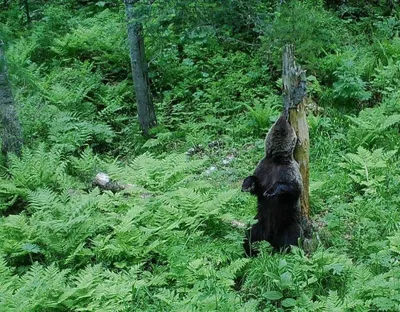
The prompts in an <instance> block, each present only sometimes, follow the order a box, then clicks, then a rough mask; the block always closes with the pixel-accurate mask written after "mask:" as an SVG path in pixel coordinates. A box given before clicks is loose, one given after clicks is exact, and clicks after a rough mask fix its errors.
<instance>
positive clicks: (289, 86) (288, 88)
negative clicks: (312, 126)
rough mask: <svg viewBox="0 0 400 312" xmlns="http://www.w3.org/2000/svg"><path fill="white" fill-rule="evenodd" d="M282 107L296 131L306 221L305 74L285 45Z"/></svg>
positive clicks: (307, 189)
mask: <svg viewBox="0 0 400 312" xmlns="http://www.w3.org/2000/svg"><path fill="white" fill-rule="evenodd" d="M282 81H283V105H284V110H285V115H286V117H287V118H288V119H289V122H290V124H291V125H292V127H293V128H294V130H295V131H296V135H297V145H296V148H295V150H294V158H295V159H296V161H297V162H298V163H299V165H300V173H301V177H302V179H303V192H302V195H301V198H300V201H301V213H302V215H303V216H304V217H305V218H306V220H307V221H308V220H309V218H310V199H309V198H310V173H309V171H310V170H309V154H310V139H309V133H308V124H307V119H306V113H305V108H304V107H305V103H306V95H307V93H306V73H305V71H304V70H302V69H301V68H300V66H298V65H296V63H295V61H294V47H293V46H292V45H286V46H285V48H284V51H283V74H282Z"/></svg>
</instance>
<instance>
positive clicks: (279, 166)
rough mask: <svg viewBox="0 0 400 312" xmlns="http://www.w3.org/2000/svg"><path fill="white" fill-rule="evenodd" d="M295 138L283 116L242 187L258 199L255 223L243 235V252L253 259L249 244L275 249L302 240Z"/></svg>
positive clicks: (300, 182)
mask: <svg viewBox="0 0 400 312" xmlns="http://www.w3.org/2000/svg"><path fill="white" fill-rule="evenodd" d="M296 142H297V137H296V134H295V131H294V129H293V128H292V126H291V125H290V124H289V122H288V121H287V120H286V118H285V116H284V115H282V116H281V117H280V118H279V119H278V120H277V121H276V123H275V124H274V125H273V126H272V128H271V129H270V131H269V132H268V134H267V137H266V139H265V157H264V158H263V159H262V160H261V161H260V162H259V164H258V165H257V168H256V169H255V171H254V173H253V175H251V176H249V177H247V178H246V179H245V180H244V181H243V184H242V191H244V192H250V193H251V194H253V195H255V196H257V210H258V212H257V216H256V218H257V219H258V221H257V223H255V224H254V225H253V226H252V228H251V229H250V230H249V231H248V232H247V233H246V238H245V240H244V249H245V252H246V254H247V255H248V256H251V255H254V254H255V253H254V250H253V249H252V248H251V243H253V242H257V241H261V240H266V241H268V242H269V243H270V244H271V245H272V246H273V247H274V248H275V249H277V250H280V249H284V248H286V247H289V246H290V245H298V239H299V238H300V236H301V232H302V230H301V225H300V220H301V214H300V195H301V192H302V180H301V175H300V170H299V165H298V163H297V162H296V161H295V160H294V158H293V151H294V148H295V146H296Z"/></svg>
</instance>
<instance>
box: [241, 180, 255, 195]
mask: <svg viewBox="0 0 400 312" xmlns="http://www.w3.org/2000/svg"><path fill="white" fill-rule="evenodd" d="M256 183H257V178H256V177H255V176H248V177H247V178H246V179H244V181H243V184H242V192H250V193H253V192H254V191H255V189H256Z"/></svg>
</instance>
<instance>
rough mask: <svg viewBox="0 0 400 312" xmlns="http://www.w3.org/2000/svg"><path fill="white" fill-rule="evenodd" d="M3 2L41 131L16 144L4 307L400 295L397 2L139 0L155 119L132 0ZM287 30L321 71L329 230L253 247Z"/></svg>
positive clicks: (3, 214)
mask: <svg viewBox="0 0 400 312" xmlns="http://www.w3.org/2000/svg"><path fill="white" fill-rule="evenodd" d="M125 2H127V1H125ZM134 2H135V1H134ZM0 8H1V13H0V39H1V40H2V41H3V42H4V47H5V49H4V52H5V62H6V63H5V64H6V65H7V73H8V79H9V82H10V86H11V88H12V94H13V99H14V103H15V108H16V111H17V114H18V115H17V116H18V119H19V121H18V122H16V123H15V124H20V126H21V130H20V134H21V135H22V140H21V141H18V142H19V144H20V142H23V146H22V150H21V153H20V155H18V154H19V152H18V150H17V151H15V152H16V154H14V153H11V152H8V153H6V152H5V151H4V148H3V154H2V156H0V163H1V167H0V180H1V181H0V281H1V282H0V311H40V312H46V311H96V312H99V311H113V312H116V311H329V312H331V311H399V310H400V160H399V148H400V140H399V138H400V136H399V131H400V91H399V85H400V37H399V30H400V7H399V4H398V1H386V0H376V1H355V0H354V1H353V0H349V1H322V0H304V1H294V0H292V1H289V0H288V1H279V0H276V1H275V0H274V1H267V0H265V1H261V0H220V1H215V0H197V1H196V0H170V1H167V0H153V1H139V2H137V3H135V9H136V13H137V16H139V18H138V19H137V20H136V22H138V23H140V24H141V25H142V26H143V32H142V34H143V38H144V47H145V51H146V56H147V66H148V71H149V72H148V76H149V77H148V78H149V87H150V92H151V98H152V101H153V103H154V107H155V114H156V117H157V125H156V126H154V127H152V128H151V129H150V132H149V134H148V135H143V133H142V131H141V128H140V126H139V121H138V111H137V106H136V97H135V92H134V85H133V81H132V71H131V63H130V56H129V55H130V54H129V46H128V41H127V40H128V36H127V20H126V12H125V6H124V2H122V1H91V0H86V1H85V0H63V1H61V0H57V1H56V0H48V1H44V0H43V1H42V0H26V1H16V0H4V1H2V3H0ZM287 43H291V44H294V46H295V49H296V51H295V55H296V62H297V63H298V64H299V65H301V67H302V68H303V69H305V70H306V75H307V90H308V102H307V113H308V117H307V120H308V125H309V129H310V201H311V202H310V206H311V211H310V217H311V220H312V222H313V224H314V228H315V231H316V232H317V233H318V235H319V239H320V243H319V246H318V248H317V249H316V250H315V251H314V252H313V253H311V254H305V252H304V251H303V250H302V249H299V248H293V250H292V251H291V252H290V253H287V254H281V253H272V252H271V247H270V246H268V244H267V243H264V244H261V246H260V249H261V254H260V255H259V256H258V257H255V258H245V257H244V253H243V248H242V241H243V237H244V229H243V228H240V227H237V226H235V225H236V224H237V221H240V222H243V223H245V224H250V223H251V222H253V218H254V215H255V211H256V199H255V198H254V197H252V196H249V195H248V194H245V193H242V192H240V186H241V183H242V181H243V178H244V177H246V176H248V175H249V174H251V172H252V171H253V170H254V167H255V166H256V164H257V162H258V161H259V160H260V159H261V158H262V157H263V155H264V138H265V134H266V132H267V131H268V129H269V127H270V126H271V125H272V123H273V122H274V121H275V120H276V119H277V118H278V116H279V114H280V112H281V111H282V96H281V95H282V93H281V85H282V81H281V75H282V65H281V64H282V48H283V46H284V45H285V44H287ZM0 65H2V66H1V68H3V65H4V64H3V63H1V64H0ZM2 86H3V84H2V85H1V86H0V87H2ZM1 94H5V93H1ZM3 100H4V97H3ZM3 100H2V99H0V106H1V107H0V113H1V118H2V121H3V127H6V126H5V125H4V122H5V119H6V118H5V117H4V116H6V115H5V114H6V109H4V107H5V104H4V103H5V102H4V101H3ZM6 104H7V103H6ZM7 105H10V104H9V103H8V104H7ZM14 118H15V116H14ZM17 133H18V131H17ZM2 140H3V142H4V140H5V135H4V132H3V135H2ZM3 147H4V144H3ZM100 172H103V173H106V174H108V175H109V176H110V177H111V179H112V181H113V182H112V183H117V184H118V185H119V191H118V192H111V191H106V190H102V189H101V188H99V187H96V185H95V184H94V183H93V179H94V177H95V176H96V175H97V174H98V173H100Z"/></svg>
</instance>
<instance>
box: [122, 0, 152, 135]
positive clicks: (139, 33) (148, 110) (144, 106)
mask: <svg viewBox="0 0 400 312" xmlns="http://www.w3.org/2000/svg"><path fill="white" fill-rule="evenodd" d="M137 2H139V0H124V3H125V11H126V16H127V23H128V42H129V49H130V57H131V65H132V78H133V83H134V85H135V93H136V101H137V108H138V116H139V123H140V127H141V129H142V132H143V134H144V135H148V134H149V130H150V128H152V127H154V126H155V125H156V124H157V119H156V114H155V111H154V105H153V102H152V100H151V94H150V87H149V82H148V68H147V62H146V55H145V50H144V39H143V26H142V24H141V23H140V22H139V21H138V12H137V9H136V8H135V4H136V3H137Z"/></svg>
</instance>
